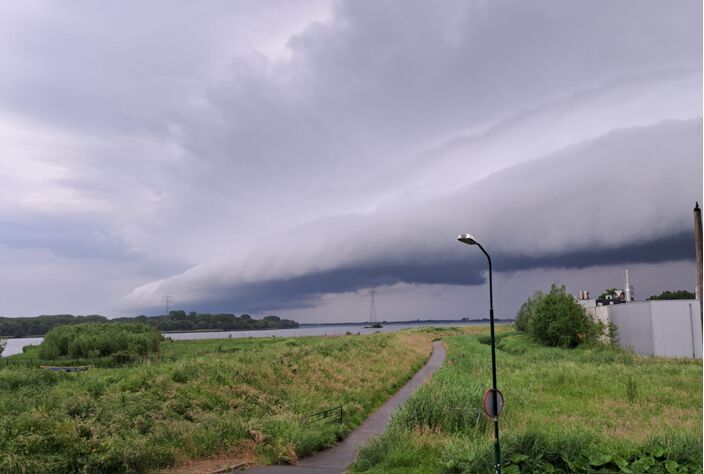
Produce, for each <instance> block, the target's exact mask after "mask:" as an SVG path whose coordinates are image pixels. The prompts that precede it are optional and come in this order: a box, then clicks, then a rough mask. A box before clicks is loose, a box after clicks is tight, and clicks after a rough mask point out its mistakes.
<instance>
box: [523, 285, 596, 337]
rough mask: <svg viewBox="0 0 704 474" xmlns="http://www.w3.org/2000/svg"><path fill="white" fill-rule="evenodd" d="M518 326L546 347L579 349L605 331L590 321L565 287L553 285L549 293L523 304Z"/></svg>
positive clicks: (539, 295)
mask: <svg viewBox="0 0 704 474" xmlns="http://www.w3.org/2000/svg"><path fill="white" fill-rule="evenodd" d="M515 327H516V329H517V330H519V331H521V332H526V333H527V334H528V335H529V336H530V337H531V338H533V340H535V341H536V342H539V343H540V344H543V345H546V346H558V347H576V346H578V345H579V344H581V343H583V342H588V341H594V340H595V339H596V338H597V337H598V336H600V335H602V334H603V333H604V331H605V328H604V327H602V326H601V325H600V324H599V323H596V322H594V321H592V320H591V318H590V317H589V316H587V313H586V312H585V311H584V308H582V307H581V306H580V305H579V303H577V301H575V299H574V298H573V297H572V295H570V294H569V293H567V291H565V287H564V285H563V286H557V285H552V286H551V287H550V291H549V292H548V293H541V292H536V293H535V294H534V295H533V296H532V297H531V298H528V300H527V301H526V302H525V303H523V305H522V306H521V308H520V309H519V310H518V314H517V315H516V322H515Z"/></svg>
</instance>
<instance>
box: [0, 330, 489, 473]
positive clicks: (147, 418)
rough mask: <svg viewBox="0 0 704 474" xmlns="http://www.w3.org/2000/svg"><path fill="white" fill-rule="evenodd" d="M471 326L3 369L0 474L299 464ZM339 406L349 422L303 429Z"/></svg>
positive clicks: (191, 346) (173, 348) (237, 342)
mask: <svg viewBox="0 0 704 474" xmlns="http://www.w3.org/2000/svg"><path fill="white" fill-rule="evenodd" d="M472 330H473V331H475V332H476V331H477V329H476V328H474V329H461V330H460V329H458V330H436V331H433V330H413V331H403V332H399V333H385V334H381V333H379V334H373V335H369V336H356V335H350V336H340V337H308V338H291V339H284V338H267V339H221V340H207V341H176V342H163V343H162V345H161V347H162V354H163V356H164V360H165V362H162V363H160V364H141V365H135V366H131V367H123V368H96V369H92V370H90V371H87V372H80V373H54V372H47V371H44V370H41V369H38V368H27V367H22V366H12V365H11V366H9V367H4V368H0V472H13V473H22V472H56V473H68V472H100V473H104V472H144V471H149V470H153V469H156V468H161V467H167V466H173V465H179V464H181V465H183V463H188V462H189V461H191V460H195V459H201V458H207V457H210V456H227V457H228V458H230V459H233V460H237V459H239V460H246V461H253V462H257V463H264V464H266V463H277V462H278V463H280V462H294V461H295V460H296V458H297V457H300V456H304V455H306V454H309V453H310V452H312V451H314V450H317V449H321V448H323V447H325V446H328V445H330V444H332V443H334V442H335V441H336V440H338V439H339V438H341V437H342V436H343V435H344V434H346V433H347V432H349V431H350V430H351V429H352V428H354V427H355V426H357V425H358V424H359V423H360V422H361V421H362V420H363V419H364V418H366V416H368V414H369V413H370V412H371V411H372V410H373V409H374V408H376V407H377V406H379V405H380V404H381V403H383V402H384V401H385V400H386V399H387V398H388V397H389V396H390V395H391V394H393V393H394V392H395V391H396V389H397V388H399V387H400V386H401V385H403V384H404V383H405V382H406V381H407V380H408V379H409V378H410V377H411V376H412V375H413V374H414V373H415V372H416V371H417V369H418V368H420V367H421V366H422V364H423V363H424V361H425V360H426V359H427V356H428V354H429V352H430V350H431V342H432V340H433V339H436V338H439V337H443V336H445V335H449V334H453V333H454V334H457V333H459V332H461V331H472ZM33 350H34V349H30V350H29V351H28V353H26V354H22V355H18V356H12V357H18V358H20V359H21V358H24V359H26V358H31V356H32V351H33ZM336 405H342V406H343V408H344V422H343V423H342V425H337V424H330V423H317V424H315V423H314V424H308V423H304V422H302V421H301V417H302V416H303V415H306V414H310V413H313V412H317V411H319V410H323V409H326V408H329V407H332V406H336Z"/></svg>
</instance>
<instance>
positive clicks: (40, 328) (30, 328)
mask: <svg viewBox="0 0 704 474" xmlns="http://www.w3.org/2000/svg"><path fill="white" fill-rule="evenodd" d="M108 321H109V320H108V318H106V317H105V316H100V315H97V314H94V315H90V316H74V315H72V314H56V315H43V316H36V317H33V318H2V317H0V334H2V335H3V336H4V337H27V336H42V335H44V334H46V333H47V332H49V331H50V330H51V329H53V328H55V327H57V326H63V325H65V324H82V323H105V322H108Z"/></svg>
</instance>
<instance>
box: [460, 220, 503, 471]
mask: <svg viewBox="0 0 704 474" xmlns="http://www.w3.org/2000/svg"><path fill="white" fill-rule="evenodd" d="M457 240H459V241H460V242H462V243H463V244H467V245H476V246H477V247H479V249H480V250H481V251H482V252H484V255H486V258H487V260H489V325H490V327H491V379H492V383H493V390H492V395H491V397H492V402H493V403H494V407H493V410H492V413H491V415H492V418H493V419H494V460H495V465H494V467H495V472H496V474H500V473H501V445H500V444H499V411H500V407H499V403H498V402H499V399H498V397H499V395H498V393H499V391H498V389H497V388H496V338H495V337H494V287H493V284H492V280H491V276H492V275H491V272H492V268H491V257H490V256H489V254H488V253H487V252H486V250H484V247H482V244H480V243H479V242H477V239H475V238H474V236H473V235H472V234H460V235H459V236H458V237H457ZM502 398H503V397H502ZM502 402H503V400H502Z"/></svg>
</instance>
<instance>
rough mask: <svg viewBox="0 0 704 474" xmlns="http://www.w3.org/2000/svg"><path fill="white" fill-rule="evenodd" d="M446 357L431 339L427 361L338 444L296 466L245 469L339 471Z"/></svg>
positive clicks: (296, 473)
mask: <svg viewBox="0 0 704 474" xmlns="http://www.w3.org/2000/svg"><path fill="white" fill-rule="evenodd" d="M444 360H445V349H444V347H443V346H442V342H440V341H436V342H433V353H432V354H431V356H430V359H429V360H428V362H427V363H426V364H425V365H424V366H423V368H422V369H420V370H419V371H418V372H417V373H416V374H415V375H414V376H413V378H412V379H411V380H409V382H408V383H407V384H406V385H404V386H403V388H401V390H399V391H398V392H396V394H395V395H394V396H393V397H391V398H390V399H389V400H388V401H387V402H386V403H385V404H384V405H382V406H381V408H379V409H378V410H377V411H376V412H374V413H373V414H372V415H371V416H370V417H369V418H367V419H366V420H365V421H364V423H362V424H361V425H360V426H359V427H358V428H357V429H356V430H354V431H352V432H351V433H350V434H349V435H348V436H347V438H345V439H344V440H343V441H342V442H340V443H339V444H338V445H336V446H334V447H332V448H330V449H328V450H325V451H321V452H319V453H316V454H314V455H312V456H309V457H307V458H303V459H301V460H300V461H299V462H298V464H296V465H295V466H263V467H255V468H253V469H247V470H246V472H247V474H250V473H251V474H283V473H289V474H304V473H308V472H309V473H311V474H340V473H343V472H345V469H346V467H347V466H348V465H349V464H350V463H352V461H354V458H355V456H356V455H357V450H358V449H359V448H360V447H362V446H363V445H364V444H365V443H366V442H367V441H368V440H369V438H371V437H373V436H376V435H378V434H381V433H382V432H383V431H384V430H385V429H386V425H387V424H388V422H389V420H390V419H391V415H392V414H393V413H394V412H395V411H396V409H397V408H398V407H399V406H400V405H401V404H402V403H403V402H404V401H405V400H406V398H408V396H409V395H411V394H412V393H413V392H415V391H416V389H417V388H418V387H420V386H421V385H423V384H424V383H425V382H426V380H427V379H428V378H430V376H431V375H432V374H433V372H435V371H436V370H437V369H438V368H439V367H440V366H441V365H442V363H443V361H444Z"/></svg>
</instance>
